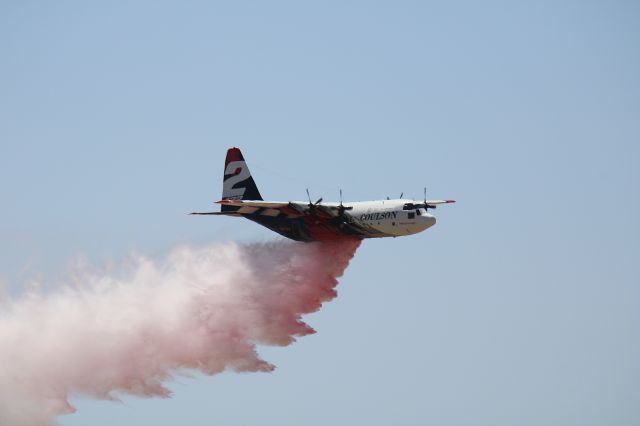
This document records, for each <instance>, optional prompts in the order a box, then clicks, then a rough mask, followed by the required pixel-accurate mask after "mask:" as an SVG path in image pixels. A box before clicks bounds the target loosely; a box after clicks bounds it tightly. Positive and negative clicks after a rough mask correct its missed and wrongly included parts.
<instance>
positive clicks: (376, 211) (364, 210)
mask: <svg viewBox="0 0 640 426" xmlns="http://www.w3.org/2000/svg"><path fill="white" fill-rule="evenodd" d="M307 197H308V198H309V202H308V203H307V202H304V201H264V200H263V199H262V196H261V195H260V192H259V191H258V187H257V186H256V183H255V182H254V180H253V178H252V177H251V173H250V172H249V168H248V167H247V163H246V162H245V161H244V157H243V156H242V153H241V152H240V149H238V148H230V149H229V150H228V151H227V158H226V161H225V163H224V178H223V184H222V200H220V201H216V203H218V204H221V205H222V206H221V211H219V212H204V213H201V212H195V213H191V214H196V215H224V216H239V217H245V218H247V219H249V220H252V221H254V222H256V223H259V224H260V225H262V226H265V227H267V228H269V229H271V230H272V231H275V232H277V233H278V234H280V235H283V236H285V237H287V238H291V239H292V240H296V241H305V242H310V241H335V240H342V239H347V238H357V239H363V238H381V237H400V236H404V235H411V234H417V233H418V232H422V231H424V230H425V229H427V228H430V227H432V226H433V225H435V223H436V218H435V217H434V216H433V215H431V214H430V213H429V209H435V208H436V206H437V205H438V204H448V203H455V201H454V200H427V196H426V188H425V197H424V200H423V201H415V200H407V199H402V195H401V196H400V198H399V199H395V200H389V199H388V198H387V199H386V200H379V201H358V202H352V203H346V204H343V203H342V190H341V191H340V202H339V203H323V202H322V198H320V199H319V200H317V201H316V202H315V203H313V202H311V197H309V190H307Z"/></svg>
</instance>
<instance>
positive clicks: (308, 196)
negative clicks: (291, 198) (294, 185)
mask: <svg viewBox="0 0 640 426" xmlns="http://www.w3.org/2000/svg"><path fill="white" fill-rule="evenodd" d="M307 198H308V199H309V207H315V206H317V205H318V204H320V203H321V202H322V197H320V198H318V201H316V202H315V203H312V202H311V195H309V188H307Z"/></svg>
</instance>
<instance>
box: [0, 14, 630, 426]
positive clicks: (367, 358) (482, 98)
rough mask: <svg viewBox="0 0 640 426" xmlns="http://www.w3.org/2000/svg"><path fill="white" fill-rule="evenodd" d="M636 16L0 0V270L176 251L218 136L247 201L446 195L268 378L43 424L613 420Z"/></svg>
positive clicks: (623, 342) (215, 221) (23, 272)
mask: <svg viewBox="0 0 640 426" xmlns="http://www.w3.org/2000/svg"><path fill="white" fill-rule="evenodd" d="M639 17H640V7H639V6H638V4H637V3H635V2H631V1H614V2H568V1H567V2H565V1H561V2H529V3H522V2H517V3H516V2H482V3H480V2H455V3H451V2H447V3H446V4H442V3H431V2H356V1H349V2H323V3H311V2H269V3H267V2H233V3H231V2H228V3H223V2H197V1H193V2H191V1H189V2H150V1H149V2H144V1H139V2H103V3H102V4H98V3H93V4H89V3H87V2H72V1H62V2H30V3H28V2H4V3H2V4H1V5H0V35H1V37H0V40H1V41H0V58H1V65H2V66H0V116H1V117H2V119H1V120H0V199H1V200H2V209H0V242H1V244H0V280H2V282H4V283H5V286H6V287H8V288H9V291H10V292H11V293H13V294H19V293H20V292H21V288H22V286H23V285H24V284H25V283H27V282H29V281H30V280H32V279H34V278H38V279H43V280H44V281H46V282H53V281H55V280H58V279H63V277H64V276H65V273H66V272H67V271H68V268H69V265H70V264H72V263H73V262H74V259H77V258H78V257H83V258H86V259H88V261H89V262H91V263H93V264H96V265H101V264H104V263H107V262H112V261H116V262H117V261H118V260H121V259H123V258H125V257H126V256H127V254H129V253H130V252H131V251H134V250H135V251H139V252H143V253H145V254H149V255H153V256H162V254H163V253H165V252H166V251H167V250H169V249H170V248H171V247H173V246H174V245H175V244H178V243H191V244H195V245H197V244H204V243H208V242H212V241H228V240H239V241H244V242H251V241H264V240H268V239H271V238H276V236H275V235H274V234H272V233H270V232H269V231H267V230H266V229H263V228H260V227H259V226H257V225H255V224H252V223H250V222H247V221H245V222H243V221H240V220H237V219H233V218H206V217H205V218H200V217H197V218H194V217H189V216H187V215H186V214H185V213H187V212H190V211H194V210H206V209H208V208H210V207H211V201H214V200H216V199H218V198H219V196H220V192H221V175H222V167H223V159H224V154H225V152H226V149H227V148H228V147H231V146H238V147H241V148H242V150H243V152H244V154H245V157H246V159H247V161H248V164H249V167H250V168H251V170H252V173H253V175H254V178H255V180H256V182H257V184H258V187H259V188H260V190H261V192H262V194H263V196H264V197H265V198H272V199H305V196H306V195H305V193H304V189H305V188H307V187H308V188H310V190H311V192H312V195H314V196H318V197H319V196H323V197H324V198H325V200H330V199H337V198H338V190H339V189H340V188H342V189H343V191H344V197H345V200H366V199H376V198H384V197H385V196H387V195H391V196H397V195H398V194H399V193H400V192H404V193H405V194H406V195H407V196H414V197H421V195H422V187H423V186H425V185H426V186H427V187H428V188H429V194H430V196H432V197H434V198H440V197H442V198H453V199H456V200H458V203H457V204H455V205H452V206H446V207H442V208H439V209H438V210H437V211H436V216H437V217H438V224H437V225H436V226H435V227H434V228H432V229H430V230H428V231H427V232H425V233H423V234H419V235H417V236H413V237H407V238H400V239H382V240H372V241H365V243H364V244H363V245H362V247H361V249H360V250H359V252H358V253H357V255H356V258H355V259H354V261H353V262H352V265H351V267H350V268H349V269H348V270H347V273H346V275H345V276H344V278H343V279H342V281H341V284H340V286H339V297H338V298H337V299H336V300H334V301H333V302H331V303H329V304H327V305H326V306H325V307H323V309H322V310H321V311H320V312H318V313H316V314H313V315H311V316H309V317H307V320H308V321H307V322H309V323H310V324H311V325H312V326H313V327H314V328H316V330H317V331H318V334H316V335H313V336H308V337H305V338H303V339H301V340H300V341H299V342H298V343H296V344H295V345H293V346H291V347H287V348H261V351H260V352H261V353H262V354H263V356H264V357H265V358H266V359H267V360H268V361H270V362H273V363H275V364H276V365H277V366H278V369H277V370H276V371H275V372H274V373H272V374H232V373H228V374H222V375H218V376H214V377H200V376H198V377H196V378H193V379H185V378H181V379H179V380H177V381H176V382H175V383H172V384H171V385H170V387H171V388H172V390H173V391H174V392H175V396H174V398H173V399H171V400H142V399H137V398H128V397H124V398H123V401H124V403H114V402H104V401H97V402H96V401H93V400H89V399H84V398H76V399H75V403H76V405H77V407H78V409H79V412H78V413H77V414H74V415H71V416H65V417H62V418H61V419H60V423H61V424H62V425H64V426H74V425H86V424H91V425H93V426H99V425H111V424H115V423H116V422H117V424H122V425H137V424H156V425H173V424H176V423H181V424H190V425H211V424H224V425H244V424H277V425H298V424H301V423H304V424H307V425H321V424H322V425H324V424H369V425H388V424H401V425H418V424H420V425H422V424H438V425H468V424H478V425H512V424H519V425H536V426H540V425H557V424H563V425H580V426H585V425H611V424H615V425H635V424H638V423H639V422H640V409H639V408H638V407H640V388H639V386H638V383H640V345H639V340H638V337H639V334H640V309H639V308H640V306H639V300H640V289H639V287H638V284H639V282H640V280H639V278H640V266H638V265H640V225H639V224H638V211H639V210H640V192H639V191H638V184H639V183H640V172H639V170H640V168H639V160H640V120H639V119H638V118H639V117H640V84H639V78H638V76H640V55H639V53H640V29H639V27H638V25H637V22H638V18H639Z"/></svg>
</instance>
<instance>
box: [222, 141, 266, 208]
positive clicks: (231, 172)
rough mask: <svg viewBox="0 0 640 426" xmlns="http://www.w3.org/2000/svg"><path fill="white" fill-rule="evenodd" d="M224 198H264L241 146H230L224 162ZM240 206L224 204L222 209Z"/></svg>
mask: <svg viewBox="0 0 640 426" xmlns="http://www.w3.org/2000/svg"><path fill="white" fill-rule="evenodd" d="M222 199H223V200H262V196H261V195H260V191H258V187H257V186H256V183H255V182H254V180H253V178H252V177H251V172H250V171H249V167H247V163H246V162H245V161H244V157H243V156H242V152H240V149H239V148H230V149H229V150H228V151H227V158H226V159H225V162H224V177H223V183H222ZM237 209H238V207H235V206H226V205H222V211H232V210H237Z"/></svg>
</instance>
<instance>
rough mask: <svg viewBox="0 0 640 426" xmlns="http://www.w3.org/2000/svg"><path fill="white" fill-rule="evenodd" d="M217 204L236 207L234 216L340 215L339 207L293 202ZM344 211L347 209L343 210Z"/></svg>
mask: <svg viewBox="0 0 640 426" xmlns="http://www.w3.org/2000/svg"><path fill="white" fill-rule="evenodd" d="M216 203H217V204H222V205H226V206H235V207H238V209H237V210H235V211H234V213H236V214H240V215H243V214H247V215H250V214H259V215H264V216H280V215H283V216H287V217H301V216H307V215H311V214H315V215H316V216H317V217H320V218H327V219H330V218H334V217H338V216H339V215H340V206H333V205H326V204H313V205H312V206H309V204H306V203H299V202H293V201H252V200H220V201H216ZM345 209H346V210H348V209H349V207H346V208H345Z"/></svg>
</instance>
